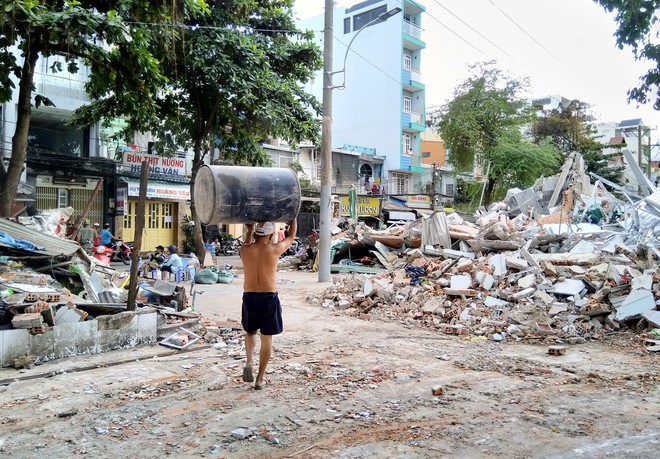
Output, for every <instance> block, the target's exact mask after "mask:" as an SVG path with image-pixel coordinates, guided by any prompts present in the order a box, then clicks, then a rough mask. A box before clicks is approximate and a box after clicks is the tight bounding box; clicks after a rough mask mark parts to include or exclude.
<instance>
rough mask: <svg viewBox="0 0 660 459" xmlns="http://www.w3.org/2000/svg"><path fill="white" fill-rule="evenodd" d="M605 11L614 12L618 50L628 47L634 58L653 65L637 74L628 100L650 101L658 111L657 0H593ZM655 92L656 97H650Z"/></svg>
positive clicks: (659, 53) (659, 0) (659, 49)
mask: <svg viewBox="0 0 660 459" xmlns="http://www.w3.org/2000/svg"><path fill="white" fill-rule="evenodd" d="M594 1H595V2H596V3H599V4H600V5H601V6H602V7H603V8H605V10H606V11H608V12H610V13H611V12H613V11H616V22H617V24H618V29H617V31H616V32H615V33H614V36H615V37H616V44H617V46H618V47H619V48H620V49H623V48H624V47H625V46H631V47H632V49H633V53H634V55H635V58H636V59H638V60H648V61H649V63H650V64H651V65H652V67H651V68H649V70H648V71H647V72H646V73H645V74H644V75H642V76H641V77H640V83H639V85H638V86H637V87H635V88H632V89H630V90H629V91H628V100H634V101H637V102H639V103H642V104H645V103H647V102H649V101H652V102H653V108H655V109H656V110H660V40H659V35H658V29H657V27H658V20H659V19H660V17H659V16H658V9H659V8H660V0H632V1H631V0H594ZM653 93H655V100H653V95H652V94H653Z"/></svg>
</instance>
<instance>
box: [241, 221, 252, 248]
mask: <svg viewBox="0 0 660 459" xmlns="http://www.w3.org/2000/svg"><path fill="white" fill-rule="evenodd" d="M245 227H246V228H247V233H245V240H244V241H243V245H249V244H252V242H253V238H254V223H248V224H246V225H245Z"/></svg>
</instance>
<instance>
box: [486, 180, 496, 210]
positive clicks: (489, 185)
mask: <svg viewBox="0 0 660 459" xmlns="http://www.w3.org/2000/svg"><path fill="white" fill-rule="evenodd" d="M494 188H495V179H494V178H492V177H488V183H487V184H486V196H485V197H484V206H488V204H490V200H491V197H492V194H493V189H494Z"/></svg>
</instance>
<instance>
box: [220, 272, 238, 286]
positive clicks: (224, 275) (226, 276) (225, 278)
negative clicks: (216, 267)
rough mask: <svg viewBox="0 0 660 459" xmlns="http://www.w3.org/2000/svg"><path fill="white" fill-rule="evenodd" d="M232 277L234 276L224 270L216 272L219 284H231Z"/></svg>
mask: <svg viewBox="0 0 660 459" xmlns="http://www.w3.org/2000/svg"><path fill="white" fill-rule="evenodd" d="M234 277H236V276H234V275H233V274H232V273H230V272H229V271H225V270H224V269H223V270H220V271H219V272H218V282H219V283H221V284H231V283H232V282H233V280H234Z"/></svg>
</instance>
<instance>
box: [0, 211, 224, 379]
mask: <svg viewBox="0 0 660 459" xmlns="http://www.w3.org/2000/svg"><path fill="white" fill-rule="evenodd" d="M36 221H37V222H42V221H43V219H36ZM128 277H129V273H127V272H120V271H117V270H115V269H112V268H111V267H108V266H103V265H100V264H97V263H96V260H95V259H93V258H89V257H88V256H87V255H86V253H85V252H84V251H83V250H82V249H81V247H80V245H79V244H77V243H76V242H73V241H70V240H67V239H64V238H62V237H61V227H59V226H57V225H43V224H42V225H41V226H39V227H36V228H34V227H29V226H25V225H22V224H19V223H17V222H14V221H11V220H8V219H0V297H1V301H0V343H2V346H0V366H15V367H17V368H20V367H23V366H25V365H29V364H31V363H35V362H36V363H37V364H39V363H41V362H44V361H47V360H52V359H56V358H62V357H68V356H72V355H77V354H95V353H101V352H106V351H109V350H113V349H120V348H125V347H133V346H136V345H139V344H146V343H155V342H156V341H157V340H159V339H165V338H166V334H170V333H171V331H172V330H173V329H175V328H178V327H180V326H181V325H186V326H192V327H195V328H194V331H195V332H197V333H199V334H200V335H203V334H205V332H206V329H205V327H204V326H203V324H202V318H201V315H200V314H197V313H195V312H188V313H184V312H182V311H184V310H186V308H187V307H188V299H187V295H186V290H185V288H184V286H182V285H177V284H173V283H169V282H164V281H160V280H154V279H146V278H145V279H140V281H139V284H138V295H137V309H136V310H135V311H128V310H127V309H128V308H127V300H128V285H129V283H128V280H129V279H128ZM191 333H192V332H191ZM200 335H195V336H200ZM215 336H217V334H216V335H215ZM211 342H214V341H211ZM26 362H27V363H26Z"/></svg>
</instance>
